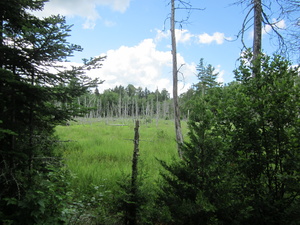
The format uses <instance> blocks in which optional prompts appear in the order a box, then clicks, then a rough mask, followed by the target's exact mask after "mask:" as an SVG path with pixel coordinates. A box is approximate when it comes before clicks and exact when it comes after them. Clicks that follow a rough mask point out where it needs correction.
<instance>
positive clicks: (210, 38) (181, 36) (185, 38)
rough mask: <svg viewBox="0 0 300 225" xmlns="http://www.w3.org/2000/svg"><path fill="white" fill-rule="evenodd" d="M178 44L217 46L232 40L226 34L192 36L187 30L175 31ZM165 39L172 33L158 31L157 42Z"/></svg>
mask: <svg viewBox="0 0 300 225" xmlns="http://www.w3.org/2000/svg"><path fill="white" fill-rule="evenodd" d="M175 35H176V42H177V43H192V42H193V43H198V44H211V43H212V42H216V43H217V44H219V45H220V44H223V43H224V40H231V39H232V38H230V37H225V34H224V33H220V32H215V33H214V34H213V35H209V34H207V33H203V34H198V35H197V34H192V33H191V32H190V31H189V30H186V29H175ZM165 38H170V31H169V30H168V31H165V32H163V31H161V30H157V34H156V38H155V40H156V41H160V40H162V39H165Z"/></svg>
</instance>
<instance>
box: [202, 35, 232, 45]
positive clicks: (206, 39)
mask: <svg viewBox="0 0 300 225" xmlns="http://www.w3.org/2000/svg"><path fill="white" fill-rule="evenodd" d="M225 39H231V38H226V37H225V34H224V33H220V32H215V33H214V34H213V35H209V34H207V33H203V34H200V35H198V41H199V43H200V44H211V43H212V42H214V41H215V42H216V43H217V44H218V45H220V44H223V42H224V40H225Z"/></svg>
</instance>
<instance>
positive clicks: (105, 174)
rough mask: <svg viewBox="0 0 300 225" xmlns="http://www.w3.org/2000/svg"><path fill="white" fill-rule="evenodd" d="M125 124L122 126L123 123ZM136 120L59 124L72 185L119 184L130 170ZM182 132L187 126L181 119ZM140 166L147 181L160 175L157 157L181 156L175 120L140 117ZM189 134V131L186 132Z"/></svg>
mask: <svg viewBox="0 0 300 225" xmlns="http://www.w3.org/2000/svg"><path fill="white" fill-rule="evenodd" d="M121 125H122V126H121ZM134 125H135V123H134V121H133V120H106V119H92V120H91V119H90V120H81V121H79V122H72V123H71V124H70V126H58V127H57V128H56V134H57V135H58V137H59V138H60V140H61V141H67V142H61V144H60V148H59V149H60V150H61V151H62V154H63V157H64V159H65V164H66V166H67V168H68V169H69V170H70V171H71V173H72V174H73V175H74V176H75V177H76V179H74V180H73V182H72V186H73V187H74V188H76V189H77V190H80V191H84V190H85V189H86V188H87V186H90V185H94V186H100V185H102V186H105V187H106V188H105V189H107V190H109V189H113V188H114V187H116V182H117V181H120V180H122V177H124V176H126V175H130V174H131V160H132V154H133V147H134V146H133V137H134ZM182 128H183V134H186V133H187V126H186V123H185V122H182ZM139 133H140V146H139V149H140V154H139V155H140V157H139V170H140V174H144V175H145V177H146V182H149V183H154V182H155V181H156V180H157V179H158V178H159V172H160V169H161V166H160V164H159V162H158V160H157V159H160V160H164V161H171V160H172V159H178V155H177V148H176V142H175V131H174V122H173V121H171V120H159V121H158V123H156V121H155V120H154V121H152V122H151V123H146V121H144V120H141V121H140V128H139ZM184 136H186V135H184Z"/></svg>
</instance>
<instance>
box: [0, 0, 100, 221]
mask: <svg viewBox="0 0 300 225" xmlns="http://www.w3.org/2000/svg"><path fill="white" fill-rule="evenodd" d="M44 2H45V1H33V0H30V1H25V0H21V1H20V0H18V1H15V0H14V1H11V0H10V1H8V0H5V1H1V3H0V104H1V110H0V169H1V173H0V186H1V191H0V211H1V213H0V221H1V223H9V224H35V223H40V224H47V223H51V224H55V223H58V221H59V220H61V217H60V216H61V214H60V213H61V212H60V210H61V207H62V205H61V204H62V202H59V201H58V198H60V197H62V196H63V193H60V192H59V191H57V190H56V188H59V187H58V186H55V185H54V184H52V181H53V182H54V180H55V179H56V178H53V176H52V178H50V177H49V176H50V174H53V171H54V170H56V169H54V167H56V168H57V167H58V164H57V163H58V161H57V160H55V157H54V153H53V149H54V143H55V140H54V138H53V132H54V127H55V126H56V125H57V124H60V123H64V122H65V121H66V120H69V119H72V117H73V116H74V115H75V114H76V113H77V112H78V107H77V106H76V105H75V104H74V103H73V98H74V97H76V96H80V95H82V94H83V93H85V92H86V91H87V89H88V87H91V86H95V85H96V84H97V83H99V82H98V80H91V79H90V78H88V77H86V76H85V75H84V70H85V68H90V67H93V66H95V65H96V64H97V63H98V62H99V60H98V59H92V60H90V61H87V62H86V64H85V65H84V66H81V67H77V68H75V67H73V68H72V69H69V70H66V69H65V68H63V67H61V66H58V65H59V62H62V61H63V60H66V59H67V57H69V56H72V54H73V52H74V51H78V50H81V48H80V46H77V45H73V44H70V43H68V41H67V37H68V36H69V33H70V28H71V26H69V25H66V22H65V19H64V18H63V17H61V16H51V17H48V18H44V19H38V18H37V17H35V16H33V15H31V14H30V13H29V12H30V10H42V8H43V4H44ZM52 71H55V72H52ZM54 165H55V166H54ZM49 182H50V183H49ZM53 185H54V186H53ZM60 185H62V186H63V184H60ZM61 191H62V190H61ZM51 194H53V196H51ZM58 195H61V196H58ZM56 201H57V202H56ZM55 205H56V206H55Z"/></svg>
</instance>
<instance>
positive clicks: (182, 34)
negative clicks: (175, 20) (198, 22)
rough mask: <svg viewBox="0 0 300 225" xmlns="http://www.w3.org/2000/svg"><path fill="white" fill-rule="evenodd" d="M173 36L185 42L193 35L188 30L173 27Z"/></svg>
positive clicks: (178, 40)
mask: <svg viewBox="0 0 300 225" xmlns="http://www.w3.org/2000/svg"><path fill="white" fill-rule="evenodd" d="M175 37H176V41H177V42H179V43H187V42H190V41H191V39H192V38H193V37H194V35H193V34H191V33H190V32H189V31H188V30H184V29H182V30H179V29H175Z"/></svg>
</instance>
